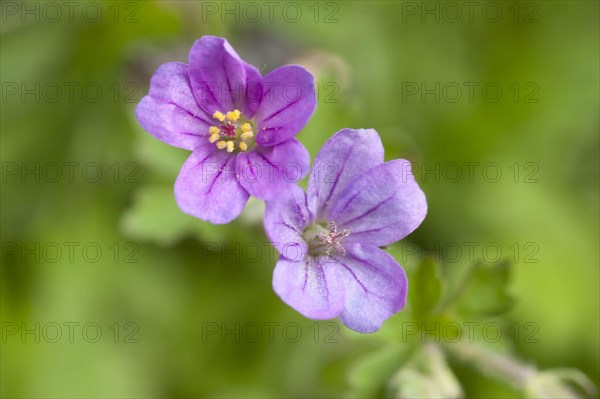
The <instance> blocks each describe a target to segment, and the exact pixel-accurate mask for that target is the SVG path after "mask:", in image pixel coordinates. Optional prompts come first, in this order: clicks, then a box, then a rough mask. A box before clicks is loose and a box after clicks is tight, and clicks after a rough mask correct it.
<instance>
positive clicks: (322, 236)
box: [304, 221, 350, 257]
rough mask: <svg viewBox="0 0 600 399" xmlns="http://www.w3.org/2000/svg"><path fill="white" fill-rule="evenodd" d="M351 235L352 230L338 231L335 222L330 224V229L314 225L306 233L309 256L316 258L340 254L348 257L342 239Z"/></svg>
mask: <svg viewBox="0 0 600 399" xmlns="http://www.w3.org/2000/svg"><path fill="white" fill-rule="evenodd" d="M349 235H350V230H348V229H344V230H342V231H338V227H337V225H336V224H335V222H334V221H331V222H329V229H327V228H326V227H324V226H322V225H320V224H314V225H312V226H310V227H308V228H307V229H306V230H305V231H304V239H305V240H306V242H307V243H308V254H309V255H311V256H314V257H319V256H332V255H335V254H340V255H342V256H346V250H345V249H344V247H343V246H342V239H343V238H345V237H348V236H349Z"/></svg>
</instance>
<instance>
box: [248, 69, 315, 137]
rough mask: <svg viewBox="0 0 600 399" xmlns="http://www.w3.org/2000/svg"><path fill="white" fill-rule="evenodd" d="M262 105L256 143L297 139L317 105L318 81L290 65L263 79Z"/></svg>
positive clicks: (259, 111)
mask: <svg viewBox="0 0 600 399" xmlns="http://www.w3.org/2000/svg"><path fill="white" fill-rule="evenodd" d="M263 87H264V89H263V96H262V103H261V104H260V107H259V109H258V111H257V112H256V116H255V119H256V123H257V125H258V131H257V135H256V142H257V143H259V144H261V145H263V146H273V145H276V144H279V143H282V142H284V141H286V140H288V139H289V138H291V137H293V136H295V135H296V134H297V133H298V132H299V131H300V130H301V129H302V128H303V127H304V125H306V123H307V122H308V120H309V119H310V117H311V115H312V114H313V112H314V111H315V108H316V106H317V103H316V97H315V81H314V78H313V76H312V75H311V74H310V73H309V72H308V71H307V70H306V69H304V68H303V67H301V66H297V65H286V66H282V67H280V68H277V69H275V70H274V71H272V72H271V73H269V74H268V75H266V76H265V77H264V78H263Z"/></svg>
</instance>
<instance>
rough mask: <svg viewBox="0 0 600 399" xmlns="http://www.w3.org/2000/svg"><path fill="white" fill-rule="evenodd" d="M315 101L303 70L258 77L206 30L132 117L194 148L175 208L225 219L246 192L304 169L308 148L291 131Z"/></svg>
mask: <svg viewBox="0 0 600 399" xmlns="http://www.w3.org/2000/svg"><path fill="white" fill-rule="evenodd" d="M315 107H316V101H315V88H314V79H313V77H312V75H311V74H310V73H309V72H308V71H306V70H305V69H304V68H302V67H300V66H294V65H288V66H283V67H280V68H277V69H275V70H273V71H272V72H270V73H269V74H267V75H266V76H265V77H262V76H261V74H260V72H259V71H258V70H257V69H256V68H255V67H253V66H252V65H249V64H247V63H246V62H244V61H243V60H242V59H240V57H239V56H238V54H237V53H236V52H235V50H234V49H233V48H232V47H231V45H230V44H229V43H228V42H227V40H225V39H223V38H219V37H213V36H204V37H202V38H201V39H199V40H198V41H196V42H195V43H194V45H193V46H192V49H191V50H190V54H189V62H188V64H183V63H179V62H169V63H166V64H163V65H161V66H160V67H159V68H158V70H157V71H156V73H155V74H154V76H153V77H152V79H151V81H150V90H149V94H148V95H147V96H145V97H144V98H143V99H142V100H141V101H140V103H139V104H138V106H137V109H136V115H137V118H138V121H139V122H140V124H141V125H142V127H143V128H144V129H145V130H146V131H148V132H149V133H150V134H152V135H153V136H154V137H156V138H158V139H159V140H161V141H164V142H165V143H167V144H170V145H172V146H175V147H180V148H184V149H186V150H190V151H192V154H191V156H190V157H189V158H188V159H187V161H186V162H185V164H184V165H183V168H182V169H181V172H180V173H179V176H178V178H177V181H176V182H175V198H176V200H177V203H178V205H179V207H180V208H181V209H182V210H183V211H184V212H186V213H188V214H191V215H194V216H196V217H198V218H200V219H203V220H207V221H210V222H212V223H228V222H230V221H231V220H233V219H235V218H236V217H237V216H238V215H239V214H240V213H241V211H242V209H243V208H244V205H245V204H246V202H247V200H248V197H249V196H250V195H253V196H255V197H258V198H260V199H269V198H272V197H273V196H274V195H275V194H276V193H278V192H281V191H284V190H285V189H286V187H287V186H288V185H292V184H293V183H295V182H296V181H298V180H299V179H301V178H302V177H304V176H305V175H306V173H308V164H309V155H308V152H307V151H306V149H305V148H304V146H302V144H300V142H298V141H297V140H296V139H295V138H294V136H295V135H296V134H297V133H298V132H299V131H300V129H302V127H304V125H305V124H306V123H307V122H308V120H309V118H310V116H311V115H312V113H313V112H314V110H315Z"/></svg>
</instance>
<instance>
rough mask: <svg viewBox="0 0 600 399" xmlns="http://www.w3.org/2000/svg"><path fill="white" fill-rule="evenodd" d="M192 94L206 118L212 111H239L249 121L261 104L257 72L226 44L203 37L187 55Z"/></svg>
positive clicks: (261, 88) (222, 41)
mask: <svg viewBox="0 0 600 399" xmlns="http://www.w3.org/2000/svg"><path fill="white" fill-rule="evenodd" d="M189 73H190V81H191V84H192V90H193V93H194V96H195V97H196V101H197V102H198V104H199V105H200V107H201V108H202V109H203V110H204V111H206V113H208V114H209V115H212V114H213V113H214V112H215V111H220V112H229V111H233V110H234V109H238V110H240V111H241V112H242V113H243V114H244V116H245V117H247V118H251V117H252V116H254V113H255V112H256V110H257V109H258V105H259V104H260V102H261V100H262V91H263V86H262V78H261V75H260V72H258V70H257V69H256V68H255V67H253V66H252V65H250V64H248V63H246V62H244V61H243V60H242V59H241V58H240V57H239V55H238V54H237V53H236V52H235V50H234V49H233V47H231V45H230V44H229V42H227V40H225V39H223V38H221V37H215V36H203V37H202V38H200V39H199V40H197V41H196V42H195V43H194V45H193V46H192V49H191V50H190V55H189Z"/></svg>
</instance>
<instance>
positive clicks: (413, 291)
mask: <svg viewBox="0 0 600 399" xmlns="http://www.w3.org/2000/svg"><path fill="white" fill-rule="evenodd" d="M411 277H412V280H411V282H410V289H409V290H408V300H409V302H410V304H411V306H412V310H413V315H414V317H415V318H417V319H424V318H426V317H427V315H428V314H429V313H430V312H431V310H432V309H433V308H434V307H435V305H436V304H437V302H438V300H439V298H440V295H441V292H442V286H441V281H440V276H439V273H438V269H437V265H436V263H435V261H434V260H433V259H429V258H426V259H425V260H423V262H421V265H420V266H419V267H418V268H417V270H416V271H415V272H414V274H413V275H412V276H411Z"/></svg>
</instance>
